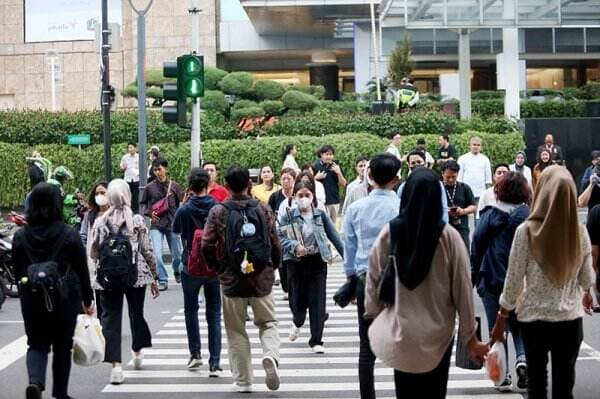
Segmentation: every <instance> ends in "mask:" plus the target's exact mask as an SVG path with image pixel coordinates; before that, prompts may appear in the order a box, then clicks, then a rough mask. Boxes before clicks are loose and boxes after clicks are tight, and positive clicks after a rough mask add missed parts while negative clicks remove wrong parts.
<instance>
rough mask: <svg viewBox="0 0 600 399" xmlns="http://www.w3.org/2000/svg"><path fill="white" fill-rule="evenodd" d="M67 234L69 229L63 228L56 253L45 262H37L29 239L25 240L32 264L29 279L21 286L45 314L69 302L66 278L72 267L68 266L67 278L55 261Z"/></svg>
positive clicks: (29, 269)
mask: <svg viewBox="0 0 600 399" xmlns="http://www.w3.org/2000/svg"><path fill="white" fill-rule="evenodd" d="M67 232H68V228H67V227H63V231H62V232H61V234H60V236H59V237H58V240H57V241H56V243H55V244H54V251H53V252H52V254H51V255H50V257H49V258H48V260H46V261H43V262H37V261H36V260H35V259H34V256H33V255H32V253H31V252H32V251H31V247H30V246H29V243H28V242H27V239H26V238H25V239H24V240H23V248H24V249H25V254H26V255H27V258H28V259H29V262H31V263H30V264H29V266H27V279H26V280H25V281H23V280H21V286H22V287H23V288H24V293H25V294H27V295H30V296H31V298H32V299H33V300H32V301H31V302H32V303H35V304H40V305H42V307H41V309H40V310H41V311H42V312H45V313H52V312H53V311H54V310H55V309H56V307H57V305H58V304H59V303H61V302H64V301H66V300H67V296H68V292H67V290H68V288H67V284H66V281H65V276H68V274H69V271H70V269H71V266H70V265H69V266H68V268H67V271H66V273H65V276H61V275H60V273H59V271H58V263H57V262H56V261H55V259H56V256H57V255H58V253H59V252H60V250H61V249H62V247H63V244H64V241H65V236H66V234H67Z"/></svg>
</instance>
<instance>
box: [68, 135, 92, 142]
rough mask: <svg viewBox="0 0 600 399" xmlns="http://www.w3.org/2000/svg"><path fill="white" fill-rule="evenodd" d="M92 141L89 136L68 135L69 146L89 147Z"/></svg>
mask: <svg viewBox="0 0 600 399" xmlns="http://www.w3.org/2000/svg"><path fill="white" fill-rule="evenodd" d="M91 142H92V140H91V137H90V135H89V134H69V135H67V144H69V145H89V144H91Z"/></svg>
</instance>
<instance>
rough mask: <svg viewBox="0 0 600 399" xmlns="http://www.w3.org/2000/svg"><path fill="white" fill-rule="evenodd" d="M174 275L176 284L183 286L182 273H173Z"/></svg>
mask: <svg viewBox="0 0 600 399" xmlns="http://www.w3.org/2000/svg"><path fill="white" fill-rule="evenodd" d="M173 275H174V276H175V282H176V283H177V284H181V273H173Z"/></svg>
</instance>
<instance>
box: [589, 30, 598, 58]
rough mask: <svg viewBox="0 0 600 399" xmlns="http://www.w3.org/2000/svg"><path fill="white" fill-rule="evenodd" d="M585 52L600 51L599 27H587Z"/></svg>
mask: <svg viewBox="0 0 600 399" xmlns="http://www.w3.org/2000/svg"><path fill="white" fill-rule="evenodd" d="M586 38H587V52H588V53H595V52H600V28H587V29H586Z"/></svg>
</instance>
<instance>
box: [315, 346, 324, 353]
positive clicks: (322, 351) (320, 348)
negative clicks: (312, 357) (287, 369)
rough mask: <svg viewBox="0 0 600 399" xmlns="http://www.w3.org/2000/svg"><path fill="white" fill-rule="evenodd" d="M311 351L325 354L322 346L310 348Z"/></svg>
mask: <svg viewBox="0 0 600 399" xmlns="http://www.w3.org/2000/svg"><path fill="white" fill-rule="evenodd" d="M312 351H313V353H325V348H323V345H315V346H313V347H312Z"/></svg>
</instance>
